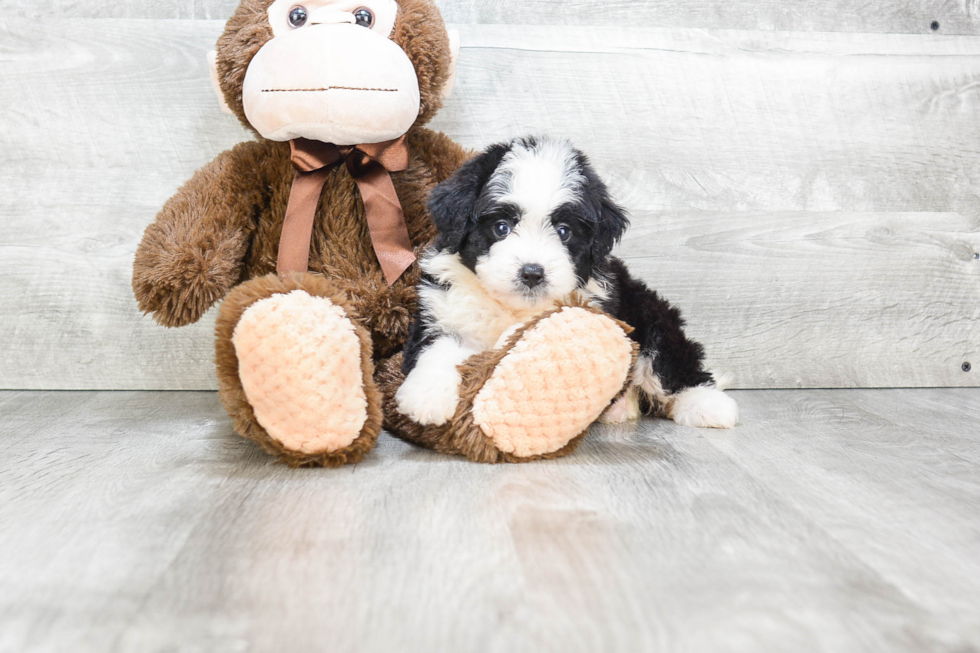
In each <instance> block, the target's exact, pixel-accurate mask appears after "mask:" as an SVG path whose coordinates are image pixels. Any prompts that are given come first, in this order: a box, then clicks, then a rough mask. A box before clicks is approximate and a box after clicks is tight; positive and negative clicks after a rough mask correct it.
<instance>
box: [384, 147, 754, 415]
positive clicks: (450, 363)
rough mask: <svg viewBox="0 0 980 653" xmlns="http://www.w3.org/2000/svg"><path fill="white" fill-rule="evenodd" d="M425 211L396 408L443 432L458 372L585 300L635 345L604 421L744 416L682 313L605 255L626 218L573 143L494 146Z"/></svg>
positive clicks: (439, 190)
mask: <svg viewBox="0 0 980 653" xmlns="http://www.w3.org/2000/svg"><path fill="white" fill-rule="evenodd" d="M428 207H429V211H430V213H431V215H432V219H433V221H434V222H435V225H436V227H437V228H438V230H439V236H438V238H437V239H436V241H435V244H434V246H433V248H432V249H431V250H429V251H428V252H427V253H426V254H425V255H424V256H423V258H422V261H421V265H422V270H423V272H424V277H423V282H422V284H421V285H420V286H419V308H418V312H417V314H416V316H415V322H414V323H413V325H412V328H411V331H410V333H409V338H408V343H407V345H406V348H405V353H404V357H405V358H404V366H403V371H404V373H405V375H406V378H405V382H404V384H403V385H402V386H401V388H400V389H399V390H398V392H397V394H396V396H395V400H396V403H397V405H398V410H399V411H400V412H401V413H403V414H405V415H407V416H409V417H411V418H413V419H414V420H415V421H416V422H418V423H420V424H423V425H427V424H435V425H438V424H444V423H445V422H446V421H448V420H449V419H450V418H452V416H453V414H454V413H455V410H456V404H457V403H458V401H459V385H460V382H461V379H460V375H459V373H458V372H457V370H456V366H457V365H459V364H460V363H462V362H463V361H465V360H466V359H467V358H468V357H470V356H471V355H473V354H476V353H478V352H481V351H486V350H489V349H493V348H494V347H497V346H501V345H503V344H504V343H505V342H506V339H507V337H508V336H509V335H510V334H511V333H513V331H514V330H516V329H517V328H518V327H520V326H521V325H522V324H523V323H525V322H527V321H529V320H530V319H532V318H534V317H535V316H537V315H539V314H541V313H542V312H544V311H547V310H549V309H551V308H553V307H554V306H555V305H556V304H558V303H561V302H563V301H568V300H569V299H570V298H572V297H574V296H576V295H578V296H579V297H581V298H584V299H586V300H588V301H589V302H590V303H591V304H592V305H595V306H597V307H599V308H601V309H603V310H604V311H606V312H607V313H609V314H610V315H612V316H614V317H616V318H618V319H620V320H622V321H623V322H626V323H627V324H629V325H630V326H632V327H633V328H634V329H635V330H634V331H633V333H632V334H631V335H630V337H631V338H633V340H635V341H636V342H637V343H639V345H640V356H639V358H638V360H637V363H636V367H635V368H634V370H633V385H632V387H631V388H630V389H629V391H628V392H627V393H626V395H625V396H624V397H623V398H622V399H620V400H619V401H618V402H617V403H616V404H614V405H613V406H611V407H610V408H609V409H607V411H606V413H605V414H604V415H603V421H607V422H619V421H623V420H625V419H633V418H636V417H639V416H640V414H641V413H642V412H643V411H648V412H656V413H658V414H661V415H665V416H668V417H670V418H672V419H673V420H674V421H676V422H677V423H679V424H685V425H689V426H704V427H716V428H729V427H732V426H734V425H735V423H736V422H737V421H738V406H737V405H736V404H735V402H734V401H733V400H732V399H731V398H730V397H728V396H727V395H725V394H724V393H723V392H722V391H721V390H720V389H718V388H717V387H716V385H715V380H714V378H713V377H712V375H711V374H710V373H709V372H707V371H705V369H704V367H703V364H702V363H703V358H704V352H703V349H702V347H701V345H700V344H698V343H697V342H694V341H692V340H689V339H688V338H687V337H686V336H685V335H684V331H683V325H684V322H683V320H682V319H681V315H680V312H679V311H678V310H677V309H676V308H673V307H672V306H670V304H668V303H667V302H666V301H665V300H663V299H661V298H660V297H659V296H658V295H657V293H656V292H654V291H653V290H650V289H649V288H647V286H646V285H645V284H644V283H643V282H641V281H638V280H636V279H634V278H632V277H631V276H630V274H629V272H628V271H627V269H626V266H625V265H624V264H623V262H622V261H620V260H619V259H617V258H613V257H611V256H610V255H609V254H610V252H611V251H612V248H613V246H614V245H615V244H616V242H617V241H618V240H619V239H620V237H621V236H622V235H623V232H624V231H625V230H626V228H627V226H628V225H629V220H628V218H627V216H626V214H625V212H624V211H623V209H621V208H620V207H619V206H617V205H616V203H615V202H613V200H612V199H611V198H610V196H609V192H608V190H607V188H606V185H605V184H604V183H603V182H602V180H601V179H600V178H599V177H598V175H596V173H595V171H594V170H593V169H592V166H591V165H590V163H589V161H588V159H587V158H586V157H585V155H584V154H582V153H581V152H580V151H578V150H577V149H575V148H574V147H572V146H571V145H570V144H569V143H568V142H566V141H563V140H555V139H549V138H520V139H516V140H513V141H510V142H507V143H500V144H497V145H493V146H491V147H490V148H488V149H487V150H486V151H485V152H483V153H482V154H480V155H478V156H477V157H475V158H474V159H471V160H470V161H468V162H467V163H466V164H465V165H463V166H462V167H461V168H460V169H459V170H458V171H457V172H456V174H455V175H454V176H452V177H451V178H449V179H448V180H446V181H445V182H443V183H442V184H440V185H438V186H437V187H436V188H435V189H433V191H432V193H431V195H430V198H429V204H428ZM569 346H574V343H569Z"/></svg>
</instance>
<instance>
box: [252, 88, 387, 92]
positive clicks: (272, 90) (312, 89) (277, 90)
mask: <svg viewBox="0 0 980 653" xmlns="http://www.w3.org/2000/svg"><path fill="white" fill-rule="evenodd" d="M318 91H378V92H380V93H397V92H398V89H397V88H359V87H357V86H327V87H325V88H264V89H262V92H263V93H316V92H318Z"/></svg>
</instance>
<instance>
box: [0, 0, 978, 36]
mask: <svg viewBox="0 0 980 653" xmlns="http://www.w3.org/2000/svg"><path fill="white" fill-rule="evenodd" d="M438 4H439V7H440V9H441V10H442V14H443V16H444V17H445V19H446V20H447V21H449V22H451V23H460V24H515V25H601V26H607V27H623V26H629V27H635V26H651V27H689V28H704V29H748V30H767V31H768V30H783V31H787V30H788V31H798V32H803V31H815V32H869V33H908V34H927V33H934V32H938V33H940V34H972V35H977V34H980V2H978V0H958V1H957V2H946V1H944V0H923V1H922V2H912V1H911V0H879V1H878V2H874V3H870V2H866V1H865V0H825V1H823V2H820V3H793V2H780V1H779V0H691V1H688V2H676V1H675V0H438ZM237 5H238V3H237V2H236V0H154V2H140V1H139V0H118V1H117V2H114V3H113V5H112V7H111V8H108V7H105V6H103V5H100V4H98V3H92V2H85V1H84V0H51V2H47V3H37V2H28V1H26V0H0V15H2V16H4V17H21V18H35V19H38V20H45V21H46V20H48V19H50V18H51V17H53V16H55V17H61V18H105V17H107V16H108V15H109V14H110V13H111V15H112V16H113V17H115V18H137V19H139V18H158V19H206V20H212V19H217V20H224V19H226V18H227V17H228V16H230V15H231V14H232V12H233V11H234V10H235V7H236V6H237ZM933 22H936V23H938V25H939V29H938V30H933V29H932V23H933Z"/></svg>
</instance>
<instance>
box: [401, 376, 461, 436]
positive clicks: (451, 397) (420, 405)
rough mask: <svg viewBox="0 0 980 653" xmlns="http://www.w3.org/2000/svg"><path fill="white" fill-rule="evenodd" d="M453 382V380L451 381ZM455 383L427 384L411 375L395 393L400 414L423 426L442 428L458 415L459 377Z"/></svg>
mask: <svg viewBox="0 0 980 653" xmlns="http://www.w3.org/2000/svg"><path fill="white" fill-rule="evenodd" d="M450 381H451V380H450ZM455 381H456V382H455V383H451V382H443V383H425V382H423V380H422V379H412V378H411V375H409V378H408V379H406V380H405V383H403V384H402V387H400V388H399V389H398V392H396V393H395V404H396V405H397V406H398V412H399V413H401V414H402V415H406V416H408V417H410V418H412V420H413V421H414V422H417V423H418V424H421V425H422V426H441V425H443V424H445V423H446V422H448V421H449V420H450V419H452V417H453V415H454V414H456V404H458V403H459V377H458V375H457V378H456V379H455Z"/></svg>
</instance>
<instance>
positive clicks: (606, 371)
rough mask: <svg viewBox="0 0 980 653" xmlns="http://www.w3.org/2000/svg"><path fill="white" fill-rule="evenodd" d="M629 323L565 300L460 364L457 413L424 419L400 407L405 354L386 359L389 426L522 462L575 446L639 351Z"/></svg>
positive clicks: (382, 375)
mask: <svg viewBox="0 0 980 653" xmlns="http://www.w3.org/2000/svg"><path fill="white" fill-rule="evenodd" d="M628 330H629V327H626V326H625V325H623V324H622V323H620V322H617V321H616V320H614V319H612V318H610V317H609V316H607V315H605V314H603V313H601V312H599V311H596V310H594V309H589V308H584V307H571V306H566V307H564V308H560V309H558V310H555V311H553V312H550V313H547V314H545V315H544V316H542V317H540V318H538V319H536V320H534V321H532V322H530V323H529V324H527V325H525V326H523V327H521V328H520V329H518V330H517V331H516V332H515V333H514V334H513V335H511V336H510V337H509V338H508V339H507V342H506V343H505V344H504V346H502V347H500V348H498V349H495V350H492V351H488V352H483V353H481V354H477V355H476V356H472V357H471V358H469V359H468V360H467V361H466V362H465V363H463V364H462V365H460V367H459V370H460V374H461V376H462V379H463V382H462V385H461V386H460V393H459V395H460V401H459V405H458V407H457V410H456V414H455V415H454V416H453V418H452V419H451V420H450V421H449V422H447V423H446V424H443V425H439V426H424V427H423V426H421V425H419V424H416V423H414V422H412V421H411V420H410V419H409V418H407V417H405V416H404V415H402V414H401V413H399V411H398V410H397V406H396V405H395V402H394V400H393V397H394V393H395V391H396V390H397V388H398V384H399V383H400V382H401V380H402V377H401V370H400V369H398V368H399V367H400V365H401V357H400V356H399V357H396V358H394V359H391V360H389V361H386V363H385V364H384V365H383V366H382V368H381V370H380V372H379V382H380V385H381V388H382V391H383V392H384V394H385V397H386V401H385V419H386V426H387V427H388V428H389V429H391V430H392V432H394V433H395V434H396V435H398V436H400V437H403V438H404V439H407V440H410V441H412V442H416V443H418V444H421V445H423V446H427V447H430V448H433V449H435V450H437V451H441V452H443V453H453V454H461V455H464V456H466V457H467V458H469V459H470V460H474V461H477V462H490V463H495V462H523V461H528V460H536V459H540V458H554V457H558V456H561V455H565V454H568V453H571V452H572V451H573V450H574V449H575V447H576V446H577V445H578V442H579V441H580V440H581V438H582V437H584V435H585V434H586V432H587V431H588V428H589V425H590V424H592V422H594V421H595V420H596V419H597V418H598V417H599V415H601V414H602V412H603V410H604V409H605V408H606V407H607V406H609V404H610V402H612V401H613V399H614V398H615V397H616V396H617V394H619V393H620V392H621V390H622V389H623V388H624V386H625V384H626V381H627V380H628V377H629V373H630V370H631V368H632V366H633V362H634V360H635V353H634V347H633V344H632V342H631V341H630V340H629V338H628V337H627V332H628Z"/></svg>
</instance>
